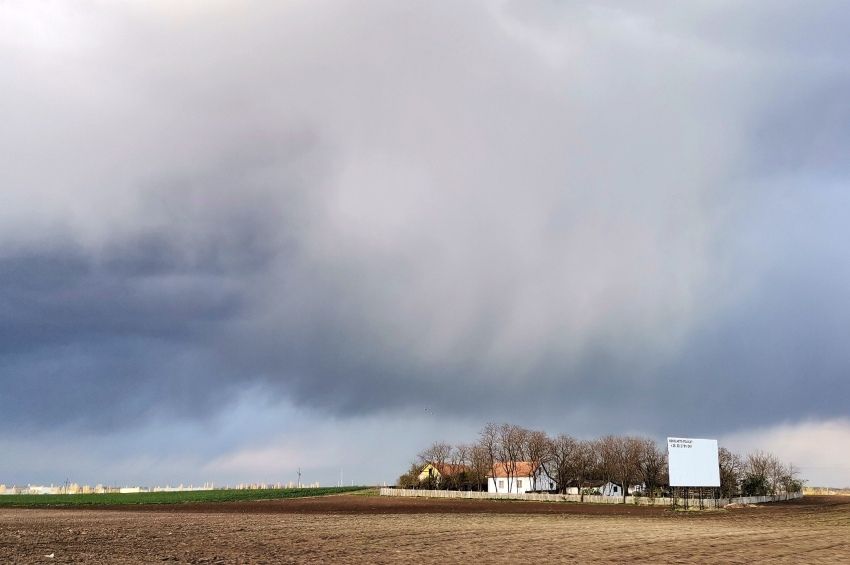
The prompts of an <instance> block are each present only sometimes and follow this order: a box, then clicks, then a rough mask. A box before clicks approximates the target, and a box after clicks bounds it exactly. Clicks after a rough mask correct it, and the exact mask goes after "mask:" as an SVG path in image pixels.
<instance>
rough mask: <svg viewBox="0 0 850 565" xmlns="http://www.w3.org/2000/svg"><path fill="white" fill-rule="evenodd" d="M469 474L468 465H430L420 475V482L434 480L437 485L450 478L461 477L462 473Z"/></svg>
mask: <svg viewBox="0 0 850 565" xmlns="http://www.w3.org/2000/svg"><path fill="white" fill-rule="evenodd" d="M466 472H469V467H468V466H466V465H453V464H451V463H428V464H427V465H425V466H424V467H423V468H422V471H421V472H420V473H419V482H420V483H421V482H423V481H427V480H429V479H431V480H433V481H434V482H436V483H437V484H439V483H440V481H441V480H442V479H443V478H449V477H453V476H457V475H460V474H461V473H466Z"/></svg>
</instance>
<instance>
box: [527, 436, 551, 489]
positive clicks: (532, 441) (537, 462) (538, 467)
mask: <svg viewBox="0 0 850 565" xmlns="http://www.w3.org/2000/svg"><path fill="white" fill-rule="evenodd" d="M549 448H550V443H549V436H547V435H546V432H541V431H526V432H525V433H524V437H523V447H522V458H523V459H524V460H525V461H527V462H528V463H529V465H530V466H531V474H532V476H531V480H532V481H533V484H532V485H531V488H532V489H534V490H539V487H540V486H539V484H538V483H539V482H542V481H540V480H539V479H540V478H541V476H542V475H543V474H544V471H543V462H544V461H546V460H547V459H548V458H549ZM546 490H548V489H546Z"/></svg>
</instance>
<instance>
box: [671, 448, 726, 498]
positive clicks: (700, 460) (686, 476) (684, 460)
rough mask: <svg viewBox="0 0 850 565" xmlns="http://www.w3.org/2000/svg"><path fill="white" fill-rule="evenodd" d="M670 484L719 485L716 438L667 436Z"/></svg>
mask: <svg viewBox="0 0 850 565" xmlns="http://www.w3.org/2000/svg"><path fill="white" fill-rule="evenodd" d="M667 456H668V457H667V460H668V466H669V470H670V486H673V487H719V486H720V463H719V461H718V459H717V440H716V439H693V438H682V437H668V438H667Z"/></svg>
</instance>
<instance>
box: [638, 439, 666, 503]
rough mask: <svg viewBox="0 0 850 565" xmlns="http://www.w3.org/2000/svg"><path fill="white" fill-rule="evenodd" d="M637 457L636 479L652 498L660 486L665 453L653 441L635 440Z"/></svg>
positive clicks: (664, 466) (664, 464) (664, 465)
mask: <svg viewBox="0 0 850 565" xmlns="http://www.w3.org/2000/svg"><path fill="white" fill-rule="evenodd" d="M637 442H638V443H639V456H638V466H637V478H638V480H640V481H641V482H643V486H644V488H645V491H646V492H647V493H648V494H649V496H650V497H654V496H655V494H656V492H657V491H658V489H659V488H660V486H661V482H662V480H663V475H664V470H665V468H666V467H667V453H665V452H664V451H662V450H661V449H659V447H658V444H657V443H655V441H654V440H651V439H648V438H644V439H637Z"/></svg>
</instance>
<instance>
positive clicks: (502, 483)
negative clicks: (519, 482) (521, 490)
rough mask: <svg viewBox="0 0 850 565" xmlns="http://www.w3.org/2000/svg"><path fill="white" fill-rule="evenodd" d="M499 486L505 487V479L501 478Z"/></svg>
mask: <svg viewBox="0 0 850 565" xmlns="http://www.w3.org/2000/svg"><path fill="white" fill-rule="evenodd" d="M499 488H505V481H503V480H502V479H499Z"/></svg>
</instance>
